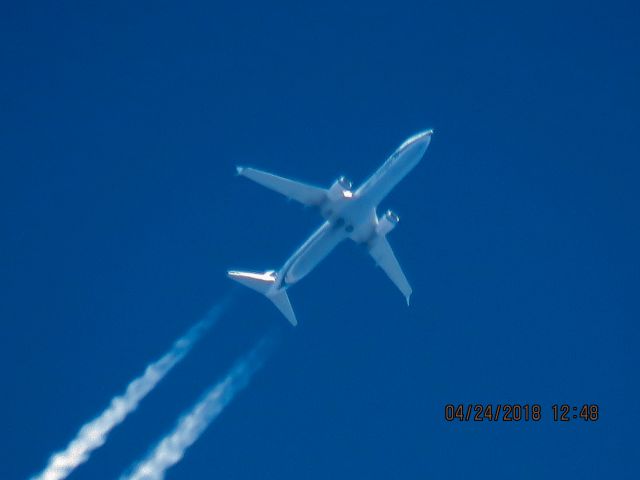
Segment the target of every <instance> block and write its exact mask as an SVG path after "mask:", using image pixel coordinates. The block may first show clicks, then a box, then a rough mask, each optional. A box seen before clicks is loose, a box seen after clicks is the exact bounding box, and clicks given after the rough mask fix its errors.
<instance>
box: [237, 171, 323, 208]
mask: <svg viewBox="0 0 640 480" xmlns="http://www.w3.org/2000/svg"><path fill="white" fill-rule="evenodd" d="M236 170H237V172H238V175H241V176H243V177H247V178H248V179H250V180H253V181H254V182H256V183H259V184H260V185H262V186H263V187H267V188H269V189H271V190H275V191H276V192H278V193H281V194H282V195H284V196H285V197H288V198H292V199H294V200H296V201H298V202H300V203H302V204H303V205H309V206H313V205H320V204H321V203H322V202H324V200H325V199H326V198H327V190H326V189H324V188H320V187H314V186H313V185H307V184H306V183H302V182H297V181H295V180H289V179H288V178H283V177H279V176H277V175H273V174H271V173H267V172H263V171H261V170H256V169H255V168H245V167H237V168H236Z"/></svg>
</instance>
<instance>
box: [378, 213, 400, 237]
mask: <svg viewBox="0 0 640 480" xmlns="http://www.w3.org/2000/svg"><path fill="white" fill-rule="evenodd" d="M399 221H400V217H398V215H396V214H395V213H393V212H392V211H391V210H387V213H385V214H384V215H383V216H382V217H380V218H379V219H378V226H377V227H376V233H377V234H378V235H382V236H384V235H386V234H387V233H389V232H390V231H391V230H393V229H394V228H396V225H397V224H398V222H399Z"/></svg>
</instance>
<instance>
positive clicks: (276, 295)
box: [227, 270, 298, 327]
mask: <svg viewBox="0 0 640 480" xmlns="http://www.w3.org/2000/svg"><path fill="white" fill-rule="evenodd" d="M274 273H275V272H274V271H273V270H271V271H268V272H265V273H254V272H239V271H235V270H229V271H228V272H227V276H228V277H229V278H230V279H232V280H235V281H236V282H238V283H240V284H242V285H244V286H245V287H249V288H251V289H252V290H255V291H256V292H259V293H261V294H263V295H264V296H266V297H267V298H268V299H269V300H271V301H272V302H273V304H274V305H275V306H276V307H277V309H278V310H280V312H281V313H282V314H283V315H284V316H285V317H286V319H287V320H288V321H289V323H291V325H293V326H294V327H295V326H296V325H297V324H298V320H297V319H296V314H295V313H294V312H293V308H291V302H289V297H288V295H287V291H286V290H285V289H283V288H280V289H274V288H272V287H273V286H274V284H275V283H276V277H275V275H274Z"/></svg>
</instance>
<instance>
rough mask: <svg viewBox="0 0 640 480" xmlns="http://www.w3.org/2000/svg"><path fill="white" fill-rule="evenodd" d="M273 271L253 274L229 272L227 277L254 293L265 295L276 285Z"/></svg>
mask: <svg viewBox="0 0 640 480" xmlns="http://www.w3.org/2000/svg"><path fill="white" fill-rule="evenodd" d="M273 273H274V272H273V271H270V272H265V273H254V272H237V271H235V270H229V271H228V272H227V275H228V276H229V278H230V279H232V280H235V281H236V282H238V283H240V284H242V285H244V286H245V287H249V288H251V289H253V290H255V291H256V292H260V293H262V294H263V295H266V294H267V292H268V291H269V289H270V288H271V286H272V285H273V284H274V283H276V277H275V276H274V274H273Z"/></svg>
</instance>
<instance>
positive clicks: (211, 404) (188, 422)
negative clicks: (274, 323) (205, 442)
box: [120, 336, 273, 480]
mask: <svg viewBox="0 0 640 480" xmlns="http://www.w3.org/2000/svg"><path fill="white" fill-rule="evenodd" d="M272 343H273V341H272V339H271V337H269V336H267V337H266V338H265V339H263V340H262V341H261V342H260V343H259V344H258V345H257V346H256V347H255V348H254V349H253V350H252V351H251V352H250V353H249V354H248V355H247V356H246V357H244V358H243V359H242V360H240V361H239V362H238V363H236V364H235V365H234V366H233V368H232V369H231V370H230V371H229V373H228V374H227V376H226V377H225V378H224V379H223V380H222V381H220V382H219V383H218V384H216V385H214V386H212V387H211V388H209V389H208V390H207V391H206V392H205V393H204V395H203V396H202V398H201V399H200V400H199V401H198V403H196V404H195V405H194V406H193V407H192V408H191V410H189V411H188V412H187V413H185V414H184V415H183V416H182V417H181V418H180V420H178V423H177V424H176V427H175V428H174V429H173V431H172V432H170V433H169V434H167V435H166V436H165V437H164V438H163V439H162V440H161V441H160V442H159V443H158V444H157V445H156V446H155V447H154V448H153V450H152V451H151V452H150V453H149V454H148V455H147V457H146V458H145V459H144V460H142V461H140V462H138V463H137V464H136V465H135V467H134V468H135V470H134V471H133V473H130V474H128V475H123V476H122V477H121V478H120V480H161V479H163V478H164V474H165V471H166V470H167V469H168V468H170V467H172V466H173V465H175V464H176V463H178V462H179V461H180V460H181V459H182V457H183V456H184V453H185V451H186V450H187V448H189V447H190V446H191V445H193V443H195V442H196V440H198V438H199V437H200V435H202V433H203V432H204V431H205V430H206V428H207V427H208V426H209V424H210V423H211V422H212V421H213V420H215V418H216V417H217V416H218V415H219V414H220V413H221V412H222V411H223V410H224V408H225V407H226V406H227V405H228V404H229V403H230V402H231V401H232V400H233V398H234V397H235V395H236V394H237V393H238V392H239V391H240V390H242V389H243V388H244V387H246V386H247V385H248V384H249V380H251V376H252V375H253V374H254V373H255V372H256V371H257V370H258V369H259V368H260V367H261V366H262V364H263V363H264V361H265V359H266V357H267V353H268V351H269V350H270V347H271V345H272Z"/></svg>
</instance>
